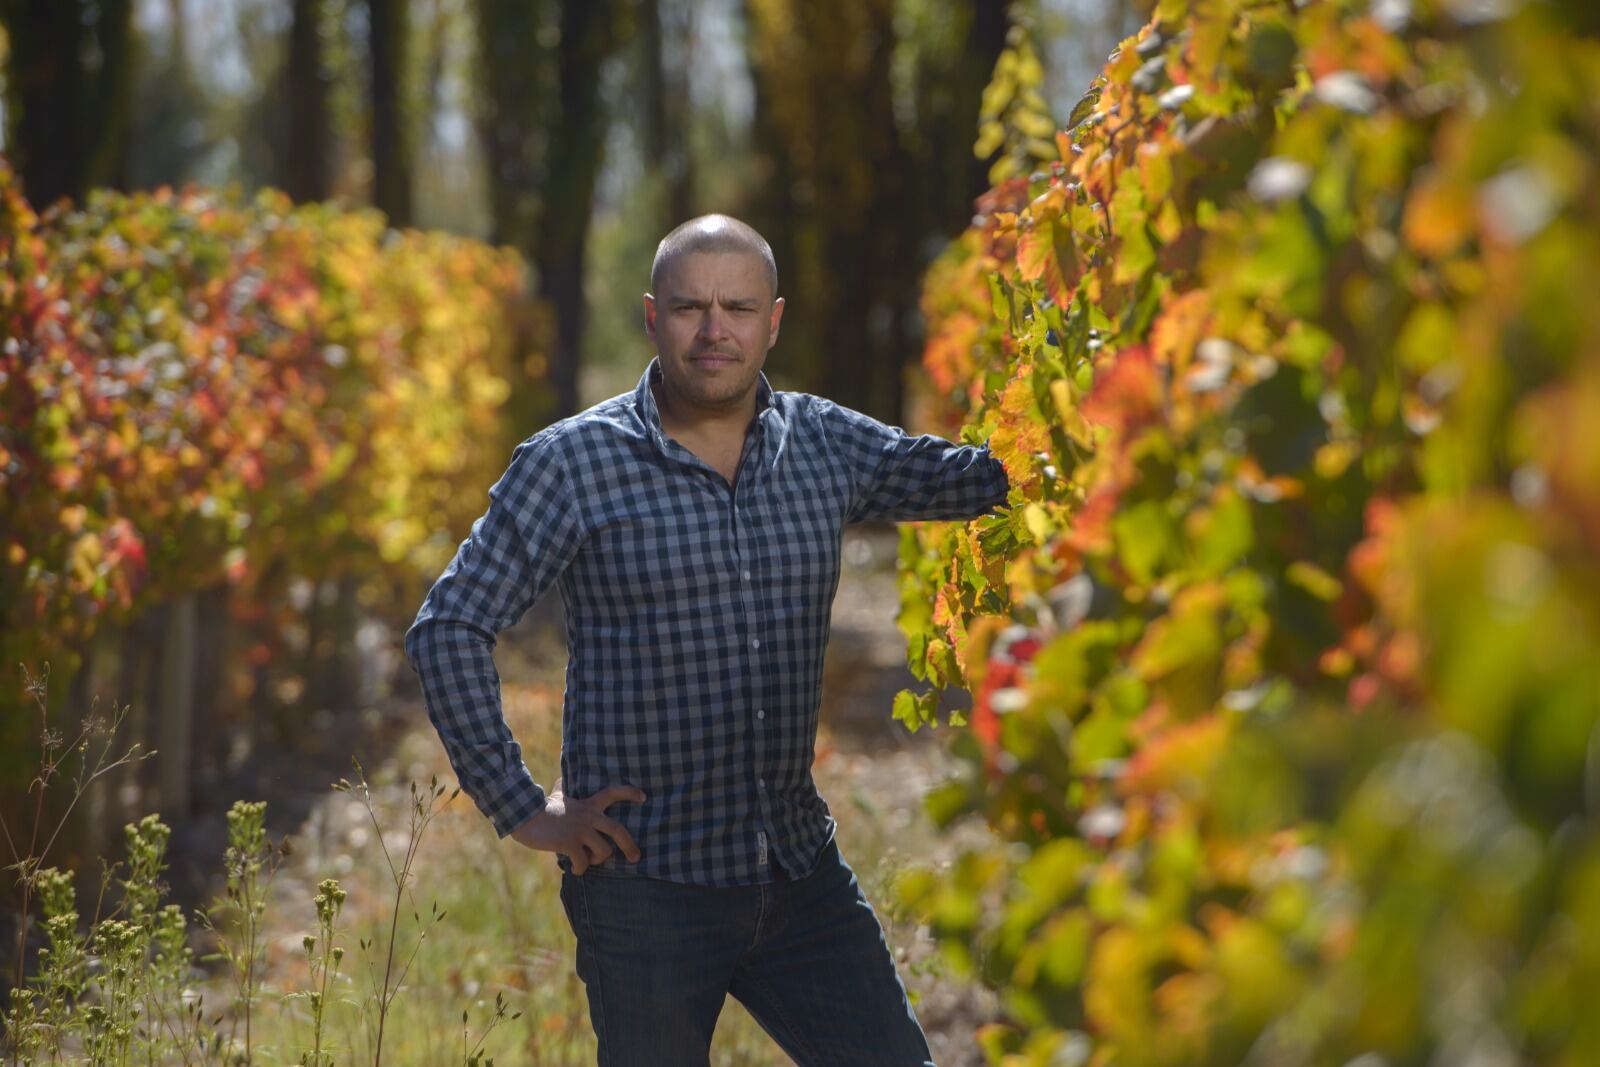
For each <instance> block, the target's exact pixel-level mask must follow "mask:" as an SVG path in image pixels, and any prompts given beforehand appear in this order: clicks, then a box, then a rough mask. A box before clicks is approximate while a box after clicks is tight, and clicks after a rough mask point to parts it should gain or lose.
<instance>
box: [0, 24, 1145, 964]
mask: <svg viewBox="0 0 1600 1067" xmlns="http://www.w3.org/2000/svg"><path fill="white" fill-rule="evenodd" d="M1143 18H1144V14H1143V12H1142V11H1140V10H1139V9H1138V7H1137V5H1134V4H1127V3H1124V2H1122V0H1039V2H1023V0H969V2H966V0H964V2H951V3H944V2H940V3H934V2H930V0H870V2H865V3H862V2H850V3H844V2H834V0H819V2H802V0H706V2H690V0H0V333H3V334H4V337H5V343H4V348H3V349H0V804H3V810H4V812H5V813H6V816H7V822H8V825H24V824H31V822H32V819H33V817H34V814H35V812H34V809H33V807H32V804H31V801H30V802H28V803H27V804H24V803H23V801H24V799H25V793H26V790H27V786H28V782H29V779H30V774H31V768H32V767H33V766H34V765H35V761H36V759H37V756H38V742H39V739H40V737H41V734H42V731H41V722H40V718H39V712H38V709H37V708H36V707H35V700H34V697H35V695H36V693H37V692H40V691H41V688H40V687H35V688H34V689H32V690H30V687H29V685H28V682H27V674H25V673H24V672H28V673H31V674H32V675H35V676H37V675H40V674H41V673H42V672H43V671H44V669H45V666H46V665H48V669H49V677H48V683H47V685H44V686H43V687H42V692H43V693H44V694H45V701H46V707H47V708H48V709H49V712H50V714H51V715H52V717H53V718H52V724H53V725H52V729H54V730H56V731H58V732H61V731H65V732H66V733H67V735H68V736H70V735H71V733H72V731H74V730H75V729H77V728H78V727H80V726H81V725H82V724H84V723H85V722H87V721H88V720H89V719H90V718H91V717H92V715H93V713H94V712H95V711H96V709H98V711H99V712H101V713H108V712H109V711H110V710H111V709H112V707H127V708H129V709H130V710H129V714H128V717H127V719H126V720H125V721H124V723H123V726H122V728H121V732H120V734H119V736H118V738H117V740H118V743H119V744H122V745H128V744H138V745H140V746H142V748H143V749H144V750H146V751H148V750H152V749H154V750H157V753H158V754H157V755H156V757H155V758H153V759H150V760H145V761H141V762H138V763H133V764H129V765H127V766H125V767H122V768H119V769H118V771H117V773H116V774H115V775H112V776H110V777H108V778H106V779H103V780H100V781H97V782H96V783H95V785H94V787H93V788H92V789H91V790H90V792H89V793H88V795H87V796H86V797H85V798H84V801H83V803H82V804H81V805H79V807H78V808H76V809H75V810H74V812H73V817H72V820H71V822H70V824H69V827H70V828H69V832H68V833H67V834H66V835H65V836H64V837H63V838H62V839H60V840H59V841H58V842H57V843H56V851H55V853H54V854H53V855H52V857H51V859H52V862H55V863H57V864H59V865H61V866H63V867H69V868H74V869H76V870H78V871H79V874H80V878H81V879H82V880H83V884H82V885H80V892H82V893H84V894H85V895H87V894H88V893H89V892H90V891H91V890H92V886H91V885H90V882H89V879H90V878H91V877H92V875H93V871H92V865H93V862H94V860H95V858H96V857H102V856H104V857H106V858H112V859H114V858H115V856H116V853H117V851H118V849H119V848H120V844H121V843H120V835H118V834H117V833H115V832H113V828H115V827H117V826H118V825H120V824H121V823H122V822H124V821H127V820H129V819H131V818H133V817H136V816H137V815H138V814H140V813H143V812H147V811H150V810H157V809H158V810H160V811H161V813H162V815H163V817H164V818H166V819H167V820H169V822H171V824H172V825H173V827H174V868H173V871H172V879H173V881H174V883H175V888H176V889H177V890H178V893H179V896H180V897H182V896H184V895H185V894H186V893H189V894H191V895H192V893H193V892H196V891H198V886H199V885H200V882H201V880H203V878H204V877H205V875H204V873H203V872H198V871H188V870H186V869H185V867H184V855H185V851H186V848H187V847H188V846H189V845H193V846H194V847H195V848H201V849H203V848H205V847H209V845H207V844H206V843H207V842H210V844H212V845H214V844H216V840H217V838H218V835H219V834H220V832H221V829H220V827H221V822H220V816H221V813H222V812H223V811H224V810H225V809H226V807H227V806H228V804H229V803H230V802H231V801H232V800H234V799H239V798H241V797H246V798H254V797H256V796H260V795H263V794H264V793H269V792H275V791H279V790H283V791H286V792H290V793H292V792H293V791H294V790H295V789H296V788H297V787H298V788H302V789H303V788H307V787H308V786H311V785H315V786H318V787H320V786H321V785H322V784H323V776H322V774H321V772H320V771H318V770H316V769H314V767H313V764H312V763H311V762H309V761H310V760H312V758H313V757H322V758H326V757H328V756H329V754H330V753H332V754H333V755H334V756H336V757H337V758H338V759H341V760H342V759H344V758H346V757H347V755H348V752H349V750H350V744H349V739H350V738H351V737H353V736H355V735H356V734H357V733H359V732H361V731H365V730H371V729H382V728H385V727H384V726H383V723H384V722H385V721H386V719H385V716H386V715H387V712H386V710H385V709H387V708H389V707H391V706H392V705H393V702H392V701H390V700H388V699H387V698H389V697H391V696H394V695H396V694H400V695H404V694H405V693H407V692H411V688H410V687H411V686H413V685H414V678H412V677H411V675H410V672H409V671H407V670H404V669H402V668H403V664H402V663H401V662H400V660H399V656H398V653H397V648H398V639H399V634H400V632H401V631H402V630H403V628H404V627H405V625H407V624H408V623H409V621H410V618H411V616H412V614H413V613H414V611H415V606H416V604H417V603H419V602H420V600H421V597H422V595H423V593H424V592H425V590H426V588H427V584H428V583H429V582H430V581H431V580H432V579H433V578H434V577H436V575H437V573H438V571H439V570H440V569H441V568H442V566H443V564H444V562H445V561H447V560H448V558H449V556H450V554H451V553H452V552H453V551H454V548H455V546H456V545H457V544H458V543H459V542H460V541H461V540H462V539H463V538H464V537H465V536H466V534H467V532H468V527H469V525H470V523H471V521H472V519H473V518H474V517H475V516H476V515H478V514H479V513H481V511H482V509H483V507H484V505H485V503H486V500H487V497H486V492H487V488H488V486H489V484H490V483H491V482H492V480H493V478H494V477H495V476H496V474H497V472H498V471H500V470H503V468H504V463H505V462H506V458H507V456H508V455H509V449H510V447H511V445H512V444H513V443H514V442H515V441H517V440H520V439H522V438H523V437H526V436H527V435H528V434H530V433H532V432H534V431H536V430H537V429H538V428H540V427H541V426H543V425H545V424H547V423H548V422H549V421H552V420H553V419H556V418H559V417H561V416H563V415H566V414H570V413H572V412H575V411H577V410H579V409H580V408H581V407H583V406H586V405H588V404H590V403H594V402H596V401H598V400H600V399H603V398H605V397H607V396H610V395H613V394H615V393H617V392H620V391H622V390H624V389H627V388H630V387H631V385H632V384H633V382H634V381H635V380H636V378H637V375H638V373H639V370H640V369H641V368H642V366H643V365H644V363H645V362H646V361H647V359H648V358H649V355H650V352H649V349H648V343H647V341H646V338H645V337H644V335H643V329H642V309H641V306H640V296H641V294H642V293H643V291H644V290H645V288H646V287H647V280H648V272H649V264H650V259H651V256H652V254H653V252H654V247H655V243H656V241H657V240H658V239H659V237H660V236H661V235H662V234H663V233H665V232H666V231H667V230H668V229H670V228H671V227H672V226H674V225H676V224H677V223H678V222H680V221H682V220H684V219H685V218H687V217H690V216H692V215H695V214H699V213H703V212H707V211H724V212H728V213H731V214H735V215H738V216H740V217H743V218H746V219H748V220H749V221H750V222H752V223H753V224H755V225H756V226H757V227H758V228H760V229H761V230H762V231H763V232H764V233H765V234H766V235H767V236H768V238H769V239H770V240H771V242H772V243H773V245H774V248H775V250H776V253H777V256H778V261H779V265H780V274H781V278H782V281H781V290H782V292H783V294H784V295H785V296H786V297H787V299H788V305H789V308H788V312H787V314H786V316H785V324H786V325H785V332H784V338H783V341H782V342H781V343H780V345H779V346H778V348H777V349H776V350H775V351H774V352H773V353H772V355H771V357H770V358H769V362H768V367H767V369H768V373H769V376H770V377H771V378H772V379H773V381H774V383H775V384H777V385H778V386H779V387H786V388H800V389H808V390H813V391H816V392H819V393H822V394H826V395H829V396H832V397H835V398H836V399H838V400H840V401H841V402H844V403H847V404H850V405H852V406H855V407H857V408H860V409H862V410H865V411H869V412H871V413H873V414H875V415H877V416H879V417H880V418H883V419H886V420H888V421H891V422H901V423H917V422H918V421H919V420H920V419H921V418H922V417H923V416H922V414H921V409H920V408H919V407H918V403H919V396H920V394H918V393H917V392H916V391H915V389H914V388H911V387H908V383H910V386H915V384H916V383H917V382H918V381H919V379H920V377H921V368H920V357H921V353H922V346H923V317H922V312H921V307H920V300H921V277H922V271H923V269H924V267H925V266H926V265H927V264H928V263H930V262H932V261H933V259H934V258H935V257H936V256H937V255H938V254H939V253H940V252H941V251H942V250H943V249H944V247H945V246H946V244H947V243H948V242H949V241H950V240H952V239H953V238H955V237H957V236H958V235H959V234H960V233H961V232H962V231H963V230H964V229H965V228H966V227H967V225H968V224H969V222H970V220H971V217H972V213H973V203H974V198H975V197H977V196H978V195H979V194H981V193H982V192H983V191H984V190H985V189H986V188H987V187H988V184H989V174H988V168H989V166H990V164H991V162H992V157H994V156H995V155H996V153H997V152H998V151H999V149H1000V147H1001V146H1000V145H999V144H998V142H997V143H995V144H992V145H988V146H987V147H982V150H981V151H979V152H977V153H975V152H974V139H975V137H976V136H977V132H978V129H979V126H980V124H981V123H982V122H984V116H983V111H984V108H985V100H986V97H985V86H986V85H987V84H988V83H989V81H990V78H991V75H992V73H993V71H994V68H995V64H996V62H997V60H998V59H999V57H1000V56H1001V54H1002V52H1003V50H1004V48H1005V44H1006V40H1007V35H1008V33H1009V32H1011V30H1012V28H1013V27H1015V26H1017V25H1020V24H1026V25H1027V26H1029V27H1031V28H1032V29H1033V30H1034V33H1035V36H1034V38H1033V39H1035V40H1037V41H1039V42H1040V51H1039V55H1038V57H1037V59H1038V62H1037V63H1036V65H1035V67H1034V69H1033V72H1032V74H1031V75H1030V78H1031V80H1030V82H1029V85H1028V88H1027V93H1026V95H1027V96H1028V100H1027V104H1028V107H1029V108H1030V109H1031V111H1032V112H1033V113H1035V114H1036V115H1037V116H1048V115H1049V114H1050V113H1051V112H1052V110H1055V109H1060V108H1062V107H1065V106H1067V105H1070V103H1071V101H1072V100H1074V99H1076V97H1077V95H1078V92H1079V91H1080V90H1081V85H1082V84H1083V83H1084V82H1086V81H1087V79H1088V78H1089V77H1090V76H1091V75H1092V73H1093V71H1094V70H1096V69H1098V66H1099V65H1100V64H1101V63H1102V62H1103V61H1104V58H1105V56H1106V55H1107V54H1108V53H1109V51H1110V50H1111V48H1112V47H1113V46H1114V45H1115V43H1116V42H1117V41H1118V40H1119V39H1121V38H1122V37H1123V36H1125V35H1126V34H1127V33H1129V32H1131V31H1132V30H1133V29H1135V28H1136V27H1137V26H1138V25H1139V24H1140V23H1141V22H1142V21H1143ZM995 117H996V116H990V117H989V118H990V122H989V125H990V127H993V119H994V118H995ZM1036 121H1043V122H1047V123H1048V121H1049V120H1048V119H1047V118H1038V119H1036ZM535 614H536V615H540V616H541V617H544V616H547V615H548V614H549V609H548V607H547V608H545V609H544V610H543V612H542V614H541V612H535ZM312 778H315V781H314V782H312V781H311V779H312ZM64 799H65V798H62V800H61V803H64ZM54 803H57V802H54V801H53V802H52V804H54ZM275 810H276V811H278V812H280V813H281V815H280V817H282V818H285V819H290V820H292V819H293V818H294V815H295V811H296V809H295V808H294V807H293V806H292V805H291V806H287V807H286V806H284V805H281V804H280V805H278V806H277V807H276V808H275ZM63 813H64V811H63V810H60V809H56V810H49V809H47V810H46V811H45V813H44V814H45V816H46V817H47V818H46V822H47V823H49V822H50V821H51V819H53V817H54V816H57V815H61V814H63ZM208 835H209V836H208ZM12 892H13V887H12V886H11V885H10V884H9V882H8V884H7V885H5V886H4V887H0V895H9V894H11V893H12ZM5 921H7V920H5V919H3V918H0V925H3V924H4V922H5ZM0 932H4V933H6V934H7V936H5V937H3V938H0V943H3V944H4V946H5V947H4V951H5V952H7V953H9V952H11V951H12V949H13V946H14V944H15V938H14V937H13V936H10V931H0ZM11 972H12V968H11V966H10V965H9V962H8V964H7V966H5V967H3V968H0V973H3V974H4V975H6V976H9V975H10V974H11ZM3 981H5V979H0V982H3Z"/></svg>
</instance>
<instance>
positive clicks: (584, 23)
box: [527, 0, 621, 419]
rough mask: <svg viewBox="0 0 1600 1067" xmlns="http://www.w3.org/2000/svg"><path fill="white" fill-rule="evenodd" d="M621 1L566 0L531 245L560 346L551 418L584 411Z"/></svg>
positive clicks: (553, 369)
mask: <svg viewBox="0 0 1600 1067" xmlns="http://www.w3.org/2000/svg"><path fill="white" fill-rule="evenodd" d="M620 14H621V10H620V4H619V3H618V0H562V4H561V46H560V51H559V53H558V55H557V59H556V62H557V84H558V86H559V99H560V109H559V112H558V114H557V118H556V122H555V127H554V129H552V130H551V133H550V152H549V157H548V159H547V160H546V173H545V181H544V188H543V190H542V194H543V195H541V196H540V198H539V200H540V208H539V225H538V227H537V229H536V231H535V232H536V234H537V240H536V241H535V243H534V245H533V247H531V248H529V249H528V250H527V251H528V252H529V254H530V255H531V256H532V258H533V261H534V262H535V263H536V264H537V265H538V267H539V295H540V296H542V297H544V298H545V299H547V300H549V301H550V302H551V304H552V305H553V306H554V308H555V314H556V338H555V351H554V352H552V353H551V361H550V385H551V388H552V389H553V390H554V393H555V410H554V412H553V413H552V418H556V419H559V418H562V417H564V416H567V415H571V414H573V413H575V412H576V411H577V410H578V366H579V364H580V362H581V360H582V354H583V327H584V321H585V319H586V318H587V312H588V308H587V305H586V304H585V301H584V285H583V272H584V265H585V263H586V262H587V261H588V252H589V216H590V214H591V212H592V210H593V207H594V187H595V182H596V181H597V180H598V179H599V177H600V163H601V158H602V155H603V153H604V149H605V143H606V127H607V123H606V115H605V108H604V104H603V102H602V101H601V99H600V67H601V65H602V64H603V63H604V62H605V61H606V58H607V57H608V56H610V55H611V53H612V52H613V51H614V50H615V49H616V48H617V46H618V45H619V44H620V43H621V35H620V34H619V31H618V18H619V15H620Z"/></svg>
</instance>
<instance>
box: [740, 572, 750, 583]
mask: <svg viewBox="0 0 1600 1067" xmlns="http://www.w3.org/2000/svg"><path fill="white" fill-rule="evenodd" d="M740 577H741V578H743V579H744V580H745V581H747V582H748V581H749V580H750V572H749V571H745V572H744V573H743V574H742V575H740Z"/></svg>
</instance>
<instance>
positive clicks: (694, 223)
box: [650, 215, 778, 297]
mask: <svg viewBox="0 0 1600 1067" xmlns="http://www.w3.org/2000/svg"><path fill="white" fill-rule="evenodd" d="M693 252H742V253H746V254H749V255H752V256H755V257H757V258H758V259H760V260H761V262H762V266H763V267H764V268H765V270H766V275H767V281H768V283H769V284H770V285H771V287H772V292H771V295H772V296H773V297H776V296H777V295H778V264H777V261H776V260H774V259H773V258H772V246H771V245H769V244H767V241H766V238H764V237H762V236H761V235H760V234H759V233H757V232H756V231H755V230H754V229H752V228H751V227H749V226H747V225H745V224H744V223H742V222H740V221H739V220H738V219H736V218H732V217H731V216H728V215H701V216H700V217H699V218H695V219H690V220H689V221H688V222H685V223H684V224H683V225H681V226H679V227H677V228H676V229H675V230H673V231H672V232H671V233H669V234H667V235H666V236H665V237H663V238H662V239H661V243H660V244H659V245H657V246H656V258H655V262H654V263H652V264H651V265H650V291H651V292H654V293H659V292H660V291H661V285H662V281H663V280H664V279H665V278H666V276H667V275H668V274H669V273H671V271H672V269H673V268H674V267H675V266H677V264H678V263H680V262H681V261H682V260H683V258H684V257H685V256H687V255H689V254H690V253H693Z"/></svg>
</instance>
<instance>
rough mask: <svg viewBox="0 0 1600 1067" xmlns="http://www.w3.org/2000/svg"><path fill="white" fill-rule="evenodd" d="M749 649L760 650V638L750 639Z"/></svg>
mask: <svg viewBox="0 0 1600 1067" xmlns="http://www.w3.org/2000/svg"><path fill="white" fill-rule="evenodd" d="M750 647H751V648H760V647H761V638H759V637H752V638H751V639H750Z"/></svg>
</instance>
